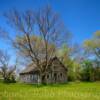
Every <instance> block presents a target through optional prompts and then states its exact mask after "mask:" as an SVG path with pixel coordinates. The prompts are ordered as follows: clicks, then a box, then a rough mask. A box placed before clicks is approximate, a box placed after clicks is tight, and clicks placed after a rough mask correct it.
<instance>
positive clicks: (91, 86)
mask: <svg viewBox="0 0 100 100" xmlns="http://www.w3.org/2000/svg"><path fill="white" fill-rule="evenodd" d="M0 100H100V82H95V83H68V84H61V85H57V84H56V85H46V86H43V85H40V86H37V85H28V84H21V83H15V84H4V83H0Z"/></svg>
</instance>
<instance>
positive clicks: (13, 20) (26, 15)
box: [5, 6, 69, 80]
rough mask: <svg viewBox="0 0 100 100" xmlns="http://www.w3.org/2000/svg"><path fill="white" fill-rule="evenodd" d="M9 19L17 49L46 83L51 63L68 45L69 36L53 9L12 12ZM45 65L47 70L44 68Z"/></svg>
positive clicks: (13, 41) (8, 16)
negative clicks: (61, 49) (35, 66)
mask: <svg viewBox="0 0 100 100" xmlns="http://www.w3.org/2000/svg"><path fill="white" fill-rule="evenodd" d="M5 17H6V18H7V21H8V22H9V23H10V24H11V25H12V26H13V28H14V29H15V30H16V32H17V35H16V39H14V40H12V39H11V38H10V40H11V41H12V43H13V46H14V47H15V48H16V49H17V51H18V52H19V53H20V54H22V55H23V56H24V58H26V59H28V60H30V61H31V62H33V63H35V64H36V65H37V67H38V68H39V70H40V75H41V78H42V80H43V79H44V77H45V73H46V69H47V68H48V64H49V61H50V59H52V57H54V56H55V55H56V53H55V52H56V50H57V48H59V47H61V45H62V44H63V43H64V42H66V41H68V37H69V32H68V31H66V29H65V28H64V25H63V23H62V21H61V20H60V18H59V17H58V15H57V14H56V13H55V12H53V10H52V9H51V7H50V6H46V7H44V8H42V9H39V10H37V11H35V12H34V11H32V10H28V11H26V12H18V11H17V10H12V11H10V12H8V13H6V14H5ZM43 62H45V66H42V65H43V64H42V63H43Z"/></svg>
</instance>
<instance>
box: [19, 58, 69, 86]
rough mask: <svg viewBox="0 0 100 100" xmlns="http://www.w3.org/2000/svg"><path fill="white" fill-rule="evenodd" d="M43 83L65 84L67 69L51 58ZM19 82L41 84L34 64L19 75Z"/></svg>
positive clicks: (57, 60)
mask: <svg viewBox="0 0 100 100" xmlns="http://www.w3.org/2000/svg"><path fill="white" fill-rule="evenodd" d="M46 72H47V73H46V75H45V78H44V81H45V83H47V84H50V83H66V82H67V67H65V66H64V65H63V63H62V62H61V61H60V60H59V59H58V58H57V57H53V58H52V59H51V60H50V63H49V65H48V68H47V71H46ZM20 81H21V82H25V83H34V84H38V83H41V82H42V81H41V76H40V71H39V69H38V67H37V66H36V65H35V64H30V65H29V66H27V67H26V69H24V70H23V71H22V72H21V73H20Z"/></svg>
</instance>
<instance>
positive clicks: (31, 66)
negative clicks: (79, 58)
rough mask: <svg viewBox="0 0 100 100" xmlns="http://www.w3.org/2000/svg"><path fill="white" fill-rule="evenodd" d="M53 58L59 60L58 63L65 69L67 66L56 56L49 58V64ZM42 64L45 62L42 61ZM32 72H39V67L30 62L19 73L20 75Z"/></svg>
mask: <svg viewBox="0 0 100 100" xmlns="http://www.w3.org/2000/svg"><path fill="white" fill-rule="evenodd" d="M55 60H57V61H59V63H60V64H61V65H62V67H63V68H64V69H65V70H66V71H67V68H66V67H65V66H64V64H63V63H62V62H61V61H60V60H59V59H58V57H53V58H52V59H50V62H49V65H52V63H53V61H55ZM42 65H43V66H45V62H43V63H42ZM34 72H39V68H38V67H37V66H36V65H35V64H33V63H31V64H29V65H28V66H27V67H26V68H25V69H24V70H23V71H22V72H21V73H20V75H22V74H29V73H34Z"/></svg>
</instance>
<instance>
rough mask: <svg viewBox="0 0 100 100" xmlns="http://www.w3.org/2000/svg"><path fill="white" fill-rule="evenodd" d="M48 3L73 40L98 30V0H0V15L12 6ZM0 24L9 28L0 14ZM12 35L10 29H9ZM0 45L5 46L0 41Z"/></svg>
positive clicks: (84, 37) (99, 23) (99, 24)
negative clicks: (57, 14)
mask: <svg viewBox="0 0 100 100" xmlns="http://www.w3.org/2000/svg"><path fill="white" fill-rule="evenodd" d="M46 4H50V5H51V6H52V8H53V10H54V11H56V12H57V13H59V15H60V17H61V18H62V20H63V22H64V24H65V26H66V27H67V29H69V31H70V32H71V33H73V41H74V42H77V43H82V42H83V41H84V40H85V39H88V38H90V37H92V35H93V33H94V32H95V31H97V30H100V0H0V15H1V14H2V13H4V12H6V11H8V10H10V9H12V8H16V9H18V10H21V11H24V10H27V9H33V10H35V9H38V8H40V7H42V6H44V5H46ZM0 25H1V26H2V27H4V28H5V29H6V30H9V28H8V26H7V25H6V24H5V20H4V19H3V18H2V16H0ZM9 31H10V32H11V34H12V35H13V32H12V30H11V29H10V30H9ZM0 47H5V46H4V45H3V44H1V43H0Z"/></svg>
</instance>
